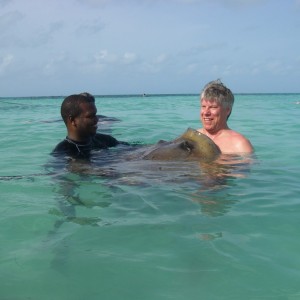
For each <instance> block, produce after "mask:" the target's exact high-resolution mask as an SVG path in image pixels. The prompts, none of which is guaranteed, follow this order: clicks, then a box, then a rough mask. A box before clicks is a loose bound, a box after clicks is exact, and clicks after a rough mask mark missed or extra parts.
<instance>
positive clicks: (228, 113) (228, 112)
mask: <svg viewBox="0 0 300 300" xmlns="http://www.w3.org/2000/svg"><path fill="white" fill-rule="evenodd" d="M231 111H232V108H230V107H227V120H228V118H229V116H230V115H231Z"/></svg>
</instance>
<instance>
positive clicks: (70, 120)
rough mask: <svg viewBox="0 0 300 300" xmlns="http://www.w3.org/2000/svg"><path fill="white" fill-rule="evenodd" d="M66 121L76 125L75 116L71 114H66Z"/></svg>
mask: <svg viewBox="0 0 300 300" xmlns="http://www.w3.org/2000/svg"><path fill="white" fill-rule="evenodd" d="M68 121H69V123H70V124H72V125H76V122H75V118H74V117H73V116H71V115H69V116H68Z"/></svg>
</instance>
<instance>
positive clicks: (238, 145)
mask: <svg viewBox="0 0 300 300" xmlns="http://www.w3.org/2000/svg"><path fill="white" fill-rule="evenodd" d="M219 142H220V144H221V146H219V147H220V148H221V151H222V152H223V153H252V152H253V146H252V145H251V143H250V141H249V140H248V139H247V138H246V137H245V136H244V135H242V134H241V133H239V132H237V131H234V130H231V129H229V130H225V131H224V133H223V134H222V135H220V140H219Z"/></svg>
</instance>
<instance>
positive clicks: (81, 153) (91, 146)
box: [52, 133, 127, 159]
mask: <svg viewBox="0 0 300 300" xmlns="http://www.w3.org/2000/svg"><path fill="white" fill-rule="evenodd" d="M118 144H127V143H125V142H119V141H118V140H117V139H115V138H114V137H112V136H110V135H108V134H101V133H97V134H96V135H95V136H93V137H92V138H91V140H90V142H88V143H80V142H75V141H73V140H71V139H69V138H68V137H66V138H65V139H64V140H63V141H61V142H60V143H59V144H58V145H57V146H56V147H55V148H54V150H53V151H52V155H54V156H62V155H63V156H67V157H71V158H80V159H81V158H83V159H88V158H90V154H91V151H92V150H100V149H108V148H110V147H115V146H117V145H118Z"/></svg>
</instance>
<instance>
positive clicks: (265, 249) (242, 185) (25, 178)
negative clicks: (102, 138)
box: [0, 94, 300, 300]
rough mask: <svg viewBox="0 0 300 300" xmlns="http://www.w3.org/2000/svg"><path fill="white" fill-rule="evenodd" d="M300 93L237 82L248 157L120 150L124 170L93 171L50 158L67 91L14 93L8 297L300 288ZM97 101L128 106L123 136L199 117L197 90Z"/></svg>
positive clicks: (3, 172) (8, 106) (4, 277)
mask: <svg viewBox="0 0 300 300" xmlns="http://www.w3.org/2000/svg"><path fill="white" fill-rule="evenodd" d="M299 101H300V94H263V95H261V94H252V95H236V101H235V105H234V108H233V113H232V115H231V117H230V120H229V125H230V127H231V128H233V129H235V130H237V131H240V132H241V133H243V134H245V135H246V136H247V137H248V138H249V139H250V140H251V142H252V144H253V145H254V147H255V157H254V159H253V163H251V164H250V165H249V166H247V167H246V168H245V166H243V165H239V164H236V165H232V166H226V168H225V169H226V170H225V171H224V169H222V168H221V169H220V168H215V167H213V166H211V167H210V166H208V168H203V169H201V167H200V169H199V166H196V164H194V163H193V164H191V163H182V164H180V165H176V164H168V163H165V164H162V165H158V164H157V163H153V162H143V163H141V164H139V163H136V164H132V165H130V164H129V165H128V164H126V163H120V164H118V163H117V162H116V163H115V164H114V166H112V167H111V168H109V169H108V170H107V172H108V171H112V172H117V174H118V176H109V174H108V176H99V175H97V174H96V175H95V174H94V175H84V176H81V175H78V174H72V173H70V172H68V171H67V170H61V171H59V172H58V173H51V174H49V173H48V170H47V169H45V165H46V164H47V163H48V162H49V159H50V156H49V153H50V152H51V150H52V149H53V147H54V146H55V145H56V144H57V143H58V142H59V141H60V140H62V139H63V138H64V136H65V134H66V132H65V127H64V124H63V122H62V121H60V115H59V113H60V104H61V102H62V98H61V97H52V98H1V99H0V110H1V117H0V128H1V129H0V130H1V148H0V153H1V161H0V189H1V194H0V197H1V201H0V226H1V227H0V228H1V231H0V270H1V271H0V299H5V300H6V299H7V300H12V299H13V300H19V299H20V300H21V299H22V300H23V299H26V300H28V299H30V300H40V299H43V300H48V299H49V300H50V299H51V300H52V299H60V300H64V299H72V300H81V299H89V300H93V299H108V300H114V299H131V300H132V299H143V300H148V299H149V300H150V299H151V300H153V299H155V300H160V299H172V300H173V299H175V300H177V299H178V300H181V299H189V300H194V299H208V300H214V299H217V300H219V299H230V300H233V299H278V300H283V299H286V300H296V299H300V285H299V282H300V256H299V251H300V239H299V228H300V218H299V214H300V205H299V202H300V200H299V178H300V167H299V165H300V158H299V132H300V121H299V119H300V118H299V115H300V104H298V103H299ZM96 103H97V107H98V113H100V114H103V115H106V116H110V117H115V118H118V119H119V120H120V121H117V122H111V123H103V124H101V125H100V127H99V128H98V130H99V131H100V132H101V131H102V132H105V133H109V134H112V135H113V136H114V137H116V138H117V139H119V140H123V141H128V142H139V143H142V144H150V143H155V142H157V141H158V140H160V139H165V140H170V139H173V138H175V137H177V136H179V135H180V134H181V133H182V132H183V131H185V130H186V128H187V127H193V128H199V127H200V122H199V99H198V96H197V95H157V96H147V97H139V96H122V97H120V96H116V97H97V98H96ZM112 151H115V150H112ZM110 153H113V152H110ZM108 155H110V154H108ZM196 170H197V171H196ZM224 174H226V176H225V175H224ZM191 175H192V176H191ZM62 204H64V205H62ZM65 204H68V206H66V205H65Z"/></svg>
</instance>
